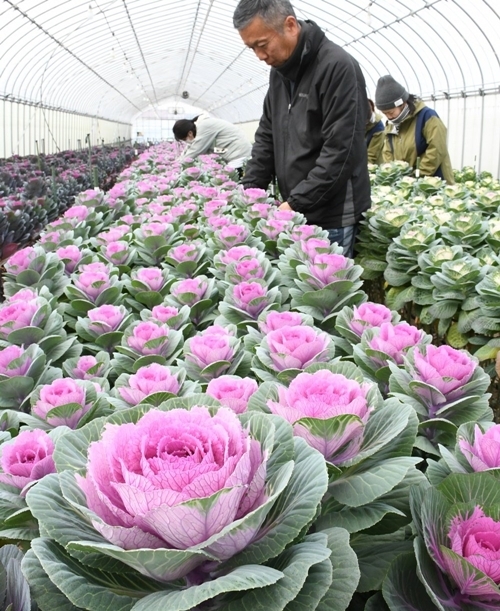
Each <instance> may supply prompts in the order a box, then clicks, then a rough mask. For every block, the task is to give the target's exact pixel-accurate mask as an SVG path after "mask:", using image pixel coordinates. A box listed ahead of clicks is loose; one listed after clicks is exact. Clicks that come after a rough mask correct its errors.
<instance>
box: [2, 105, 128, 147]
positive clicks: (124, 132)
mask: <svg viewBox="0 0 500 611" xmlns="http://www.w3.org/2000/svg"><path fill="white" fill-rule="evenodd" d="M0 126H1V129H0V157H10V156H12V155H33V154H37V153H47V154H50V153H56V152H57V151H63V150H69V149H79V148H82V147H85V146H88V144H89V140H90V144H91V145H92V146H94V145H98V144H115V143H119V142H124V141H128V140H129V139H130V135H131V128H132V126H131V124H130V123H123V122H118V121H108V120H105V119H101V118H98V117H92V116H86V115H81V114H77V113H71V112H65V111H62V110H57V109H53V108H47V107H43V106H39V105H32V104H25V103H21V102H14V101H9V100H5V99H4V100H0Z"/></svg>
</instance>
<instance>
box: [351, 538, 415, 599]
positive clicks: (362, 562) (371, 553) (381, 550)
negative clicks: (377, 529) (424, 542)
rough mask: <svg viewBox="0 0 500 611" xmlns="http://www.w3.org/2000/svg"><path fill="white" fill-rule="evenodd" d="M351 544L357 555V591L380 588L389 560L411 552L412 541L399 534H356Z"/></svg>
mask: <svg viewBox="0 0 500 611" xmlns="http://www.w3.org/2000/svg"><path fill="white" fill-rule="evenodd" d="M351 546H352V549H353V550H354V552H355V553H356V556H357V557H358V562H359V569H360V571H361V579H360V582H359V585H358V590H357V591H358V592H369V591H370V590H380V588H381V587H382V582H383V580H384V577H385V576H386V574H387V571H388V570H389V566H390V564H391V562H392V561H393V560H394V558H395V557H396V556H399V554H402V553H403V552H411V554H412V556H413V541H412V540H404V539H402V536H401V534H398V533H394V534H391V535H382V536H371V535H358V536H356V537H353V538H352V540H351Z"/></svg>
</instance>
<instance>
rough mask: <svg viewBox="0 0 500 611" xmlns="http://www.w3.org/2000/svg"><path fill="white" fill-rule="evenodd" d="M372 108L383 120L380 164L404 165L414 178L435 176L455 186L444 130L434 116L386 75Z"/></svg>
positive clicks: (428, 108)
mask: <svg viewBox="0 0 500 611" xmlns="http://www.w3.org/2000/svg"><path fill="white" fill-rule="evenodd" d="M375 105H376V106H377V108H378V109H379V110H380V111H381V112H382V113H383V114H384V115H385V116H386V117H387V119H388V121H387V124H386V127H385V131H384V145H383V148H382V161H383V162H384V163H388V162H391V161H406V162H407V163H409V164H410V165H411V166H412V167H413V168H414V170H415V176H416V177H417V178H418V177H419V176H439V177H440V178H442V179H443V180H446V182H447V183H448V184H453V183H454V182H455V178H454V174H453V168H452V165H451V160H450V155H449V153H448V146H447V144H446V127H445V125H444V123H443V122H442V121H441V119H440V118H439V116H438V114H437V112H436V111H435V110H434V109H433V108H430V107H429V106H426V105H425V103H424V102H423V101H422V100H421V99H419V98H417V96H415V95H413V94H410V93H408V91H407V90H406V89H405V87H403V85H401V83H398V82H397V81H396V79H395V78H394V77H392V76H391V75H390V74H386V75H385V76H381V77H380V78H379V80H378V82H377V88H376V90H375Z"/></svg>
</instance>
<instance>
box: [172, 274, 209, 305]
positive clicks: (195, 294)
mask: <svg viewBox="0 0 500 611" xmlns="http://www.w3.org/2000/svg"><path fill="white" fill-rule="evenodd" d="M207 291H208V284H207V282H206V280H203V279H201V278H186V280H181V281H179V282H176V283H175V284H173V285H172V287H171V289H170V293H171V295H173V296H174V297H175V298H176V299H177V300H178V301H179V302H180V303H182V304H184V305H188V306H193V305H194V304H195V303H198V301H201V300H202V299H205V298H206V297H208V295H207Z"/></svg>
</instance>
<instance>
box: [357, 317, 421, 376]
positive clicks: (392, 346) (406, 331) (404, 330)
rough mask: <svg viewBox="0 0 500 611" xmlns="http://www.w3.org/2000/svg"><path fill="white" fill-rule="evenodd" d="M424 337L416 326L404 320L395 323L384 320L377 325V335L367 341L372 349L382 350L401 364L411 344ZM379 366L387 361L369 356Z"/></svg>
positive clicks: (417, 342)
mask: <svg viewBox="0 0 500 611" xmlns="http://www.w3.org/2000/svg"><path fill="white" fill-rule="evenodd" d="M423 337H424V332H423V331H420V330H419V329H417V328H416V327H413V326H412V325H409V324H408V323H406V322H400V323H398V324H397V325H393V324H392V323H388V322H384V323H382V324H381V325H380V327H379V333H378V335H375V337H373V339H371V340H370V341H369V342H368V346H369V347H370V348H372V349H373V350H378V351H379V352H384V353H385V354H387V355H388V356H389V358H390V359H392V360H393V361H394V362H395V363H396V364H397V365H402V364H403V356H404V355H405V353H406V352H407V351H408V349H409V348H411V347H412V346H416V345H417V344H419V343H420V342H421V341H422V339H423ZM371 358H372V360H373V361H375V362H377V363H378V364H379V365H380V366H381V367H384V366H385V365H386V364H387V362H386V361H382V360H380V359H378V358H373V357H371Z"/></svg>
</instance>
